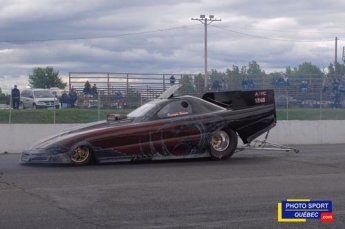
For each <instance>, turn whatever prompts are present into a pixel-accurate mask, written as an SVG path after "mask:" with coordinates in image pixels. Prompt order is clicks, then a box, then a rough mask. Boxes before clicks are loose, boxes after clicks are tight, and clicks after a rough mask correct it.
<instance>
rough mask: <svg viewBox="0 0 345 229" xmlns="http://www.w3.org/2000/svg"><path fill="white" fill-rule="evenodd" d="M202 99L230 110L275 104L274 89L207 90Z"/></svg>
mask: <svg viewBox="0 0 345 229" xmlns="http://www.w3.org/2000/svg"><path fill="white" fill-rule="evenodd" d="M202 99H204V100H206V101H208V102H211V103H214V104H217V105H219V106H222V107H224V108H227V109H231V110H241V109H245V108H249V107H254V106H262V105H270V104H272V105H275V102H274V91H273V90H272V89H267V90H255V91H222V92H208V93H206V94H204V95H203V96H202Z"/></svg>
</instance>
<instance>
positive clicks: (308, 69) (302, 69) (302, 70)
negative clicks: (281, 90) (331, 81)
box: [297, 62, 322, 74]
mask: <svg viewBox="0 0 345 229" xmlns="http://www.w3.org/2000/svg"><path fill="white" fill-rule="evenodd" d="M297 73H298V74H322V71H321V69H320V68H319V67H317V66H315V65H313V64H312V63H311V62H304V63H302V64H300V65H299V66H298V69H297Z"/></svg>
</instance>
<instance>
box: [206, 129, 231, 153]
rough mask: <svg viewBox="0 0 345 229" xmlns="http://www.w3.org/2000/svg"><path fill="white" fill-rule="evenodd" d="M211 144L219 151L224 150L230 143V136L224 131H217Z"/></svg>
mask: <svg viewBox="0 0 345 229" xmlns="http://www.w3.org/2000/svg"><path fill="white" fill-rule="evenodd" d="M211 144H212V147H213V149H215V150H217V151H224V150H226V149H227V148H228V146H229V144H230V139H229V136H228V134H227V133H226V132H224V131H217V132H216V133H214V134H213V136H212V140H211Z"/></svg>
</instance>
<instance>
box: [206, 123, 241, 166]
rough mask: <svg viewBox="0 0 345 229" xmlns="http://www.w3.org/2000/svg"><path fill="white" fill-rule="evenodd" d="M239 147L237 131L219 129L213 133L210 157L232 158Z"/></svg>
mask: <svg viewBox="0 0 345 229" xmlns="http://www.w3.org/2000/svg"><path fill="white" fill-rule="evenodd" d="M236 147H237V135H236V132H235V131H233V130H231V129H223V130H218V131H216V132H214V133H212V136H211V142H210V157H211V158H212V159H213V160H225V159H228V158H230V157H231V156H232V155H233V154H234V153H235V150H236Z"/></svg>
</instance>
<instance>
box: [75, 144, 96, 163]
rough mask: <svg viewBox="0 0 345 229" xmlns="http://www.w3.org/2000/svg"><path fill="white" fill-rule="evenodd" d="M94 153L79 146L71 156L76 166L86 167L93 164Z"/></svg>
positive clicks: (87, 148) (86, 147) (85, 147)
mask: <svg viewBox="0 0 345 229" xmlns="http://www.w3.org/2000/svg"><path fill="white" fill-rule="evenodd" d="M91 158H92V152H91V149H90V148H89V147H88V146H83V145H82V146H78V147H76V148H75V149H74V150H73V151H72V154H71V161H72V163H73V164H75V165H85V164H88V163H90V162H91Z"/></svg>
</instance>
